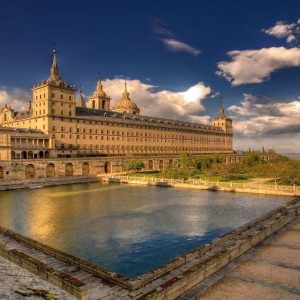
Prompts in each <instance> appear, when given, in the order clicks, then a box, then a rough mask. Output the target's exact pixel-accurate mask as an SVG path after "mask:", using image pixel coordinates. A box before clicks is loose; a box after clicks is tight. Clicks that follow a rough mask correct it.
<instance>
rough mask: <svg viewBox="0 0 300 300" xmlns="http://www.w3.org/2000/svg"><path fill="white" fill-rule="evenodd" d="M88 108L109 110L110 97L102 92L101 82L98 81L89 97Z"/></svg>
mask: <svg viewBox="0 0 300 300" xmlns="http://www.w3.org/2000/svg"><path fill="white" fill-rule="evenodd" d="M88 107H89V108H94V109H104V110H110V97H109V96H107V95H106V93H105V92H104V91H103V85H102V82H101V80H98V82H97V87H96V90H95V91H94V93H93V94H92V95H91V96H90V97H89V102H88Z"/></svg>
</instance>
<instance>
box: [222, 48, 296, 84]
mask: <svg viewBox="0 0 300 300" xmlns="http://www.w3.org/2000/svg"><path fill="white" fill-rule="evenodd" d="M227 54H228V56H229V57H230V59H231V61H229V62H226V61H222V62H219V63H218V68H219V70H218V71H217V74H218V75H220V76H223V77H224V78H226V79H227V80H228V81H230V82H231V84H232V85H234V86H236V85H241V84H246V83H261V82H263V81H265V80H267V79H269V77H270V75H271V73H273V72H274V71H276V70H279V69H282V68H289V67H298V66H300V49H299V48H297V47H294V48H290V49H287V48H285V47H271V48H262V49H259V50H243V51H239V50H234V51H230V52H228V53H227Z"/></svg>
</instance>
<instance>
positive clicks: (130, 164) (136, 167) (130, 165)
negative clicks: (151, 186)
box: [124, 160, 145, 172]
mask: <svg viewBox="0 0 300 300" xmlns="http://www.w3.org/2000/svg"><path fill="white" fill-rule="evenodd" d="M144 167H145V164H144V162H142V161H141V160H130V161H127V162H126V163H125V165H124V168H125V170H126V171H134V172H138V171H141V170H142V169H143V168H144Z"/></svg>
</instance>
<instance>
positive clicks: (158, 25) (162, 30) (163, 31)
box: [151, 18, 174, 37]
mask: <svg viewBox="0 0 300 300" xmlns="http://www.w3.org/2000/svg"><path fill="white" fill-rule="evenodd" d="M151 29H152V31H153V32H154V33H156V34H158V35H164V36H170V37H171V36H174V33H173V32H172V31H171V30H169V29H167V28H166V27H165V26H164V25H163V24H162V21H161V20H159V19H156V18H155V19H153V20H152V24H151Z"/></svg>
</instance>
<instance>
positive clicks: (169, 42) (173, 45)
mask: <svg viewBox="0 0 300 300" xmlns="http://www.w3.org/2000/svg"><path fill="white" fill-rule="evenodd" d="M161 41H162V42H163V44H164V45H165V46H166V47H167V48H168V49H169V50H170V51H173V52H186V53H190V54H192V55H195V56H196V55H198V54H200V53H201V51H200V50H198V49H196V48H194V47H192V46H190V45H188V44H186V43H184V42H181V41H179V40H175V39H167V38H164V39H161Z"/></svg>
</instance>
